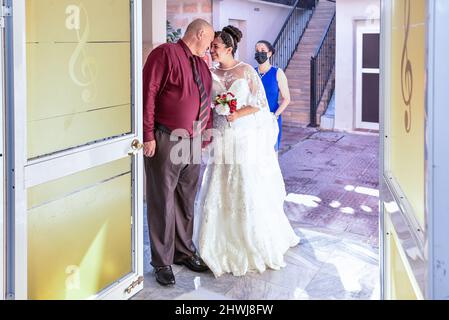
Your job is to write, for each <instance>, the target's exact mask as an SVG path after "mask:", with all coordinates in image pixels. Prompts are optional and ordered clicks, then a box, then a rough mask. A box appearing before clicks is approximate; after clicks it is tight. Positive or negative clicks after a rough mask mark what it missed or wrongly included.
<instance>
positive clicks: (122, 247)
mask: <svg viewBox="0 0 449 320" xmlns="http://www.w3.org/2000/svg"><path fill="white" fill-rule="evenodd" d="M140 12H141V1H130V0H89V1H80V0H58V1H54V0H19V1H14V4H13V20H14V66H15V68H14V70H15V74H14V103H15V108H14V109H15V117H14V121H15V132H14V134H15V165H16V168H15V183H16V185H15V298H16V299H33V300H34V299H127V298H129V297H131V296H132V295H134V294H136V293H137V292H138V291H139V290H140V289H141V288H142V287H143V277H142V276H143V248H142V247H143V230H142V226H143V224H142V221H143V220H142V219H143V207H142V204H143V201H142V190H143V189H142V186H143V183H142V174H143V165H142V160H143V159H142V152H141V144H140V141H141V138H142V126H141V123H142V121H141V120H142V119H141V118H142V113H141V112H142V111H141V109H142V108H141V105H142V101H141V89H140V87H141V75H140V74H141V72H140V71H141V68H142V58H141V52H142V50H141V31H140V30H141V16H140V15H139V13H140Z"/></svg>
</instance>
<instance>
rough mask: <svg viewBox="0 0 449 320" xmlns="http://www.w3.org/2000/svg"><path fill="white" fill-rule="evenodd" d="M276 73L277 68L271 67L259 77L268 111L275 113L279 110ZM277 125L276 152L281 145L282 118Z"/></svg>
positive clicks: (257, 69)
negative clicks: (265, 96)
mask: <svg viewBox="0 0 449 320" xmlns="http://www.w3.org/2000/svg"><path fill="white" fill-rule="evenodd" d="M256 71H257V73H259V68H258V67H256ZM277 73H278V68H276V67H271V69H270V70H268V72H267V73H265V74H264V75H260V73H259V75H260V77H261V78H262V82H263V86H264V88H265V93H266V94H267V99H268V104H269V105H270V111H271V112H273V113H275V112H276V111H277V110H278V109H279V93H280V91H279V83H278V80H277ZM278 125H279V136H278V142H277V144H276V146H275V149H276V151H279V148H280V145H281V138H282V117H281V116H279V119H278Z"/></svg>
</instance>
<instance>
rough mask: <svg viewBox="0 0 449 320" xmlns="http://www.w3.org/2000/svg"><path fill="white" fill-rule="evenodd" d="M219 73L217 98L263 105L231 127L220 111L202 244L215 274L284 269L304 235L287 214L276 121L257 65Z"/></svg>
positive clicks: (201, 215) (199, 232)
mask: <svg viewBox="0 0 449 320" xmlns="http://www.w3.org/2000/svg"><path fill="white" fill-rule="evenodd" d="M212 74H213V78H214V85H213V90H214V96H215V95H218V94H222V93H224V92H232V93H233V94H234V95H235V97H236V98H237V102H238V106H237V109H240V108H242V107H244V106H252V107H257V108H259V109H260V110H259V111H258V112H257V113H255V114H252V115H249V116H245V117H242V118H239V119H237V120H236V121H235V122H234V123H232V124H231V125H230V124H229V123H228V121H227V119H226V117H225V116H220V115H218V114H217V113H216V112H214V115H213V116H214V129H215V130H216V131H215V132H214V137H213V143H212V144H211V145H210V146H209V148H210V153H211V154H210V157H209V160H208V164H207V167H206V171H205V173H204V176H203V182H202V185H201V189H200V192H199V195H198V198H197V203H196V209H195V211H196V212H195V222H196V224H195V229H196V231H195V234H196V237H197V238H196V241H195V242H197V246H198V250H199V253H200V255H201V257H202V258H203V260H204V261H205V263H206V264H207V265H208V266H209V268H210V269H211V270H212V272H213V273H214V275H215V276H216V277H218V276H220V275H222V274H224V273H232V274H234V275H235V276H242V275H245V274H246V273H247V272H251V271H257V272H263V271H265V270H266V268H267V267H268V268H271V269H280V268H281V267H283V266H285V262H284V254H285V253H286V251H287V250H288V249H289V248H290V247H293V246H295V245H297V244H298V242H299V238H298V237H297V236H296V234H295V233H294V231H293V229H292V227H291V226H290V223H289V221H288V219H287V217H286V216H285V213H284V199H285V196H286V191H285V185H284V180H283V177H282V173H281V170H280V167H279V163H278V158H277V155H276V152H275V148H274V145H275V143H276V139H277V135H278V130H279V129H278V125H277V121H276V119H275V117H274V115H273V114H272V113H270V110H269V107H268V101H267V99H266V95H265V90H264V88H263V84H262V81H261V79H260V78H259V76H258V75H257V72H256V71H255V70H254V69H253V68H252V67H251V66H250V65H248V64H245V63H239V64H238V65H237V66H235V67H234V68H232V69H227V70H224V69H219V68H216V69H213V72H212Z"/></svg>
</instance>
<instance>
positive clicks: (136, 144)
mask: <svg viewBox="0 0 449 320" xmlns="http://www.w3.org/2000/svg"><path fill="white" fill-rule="evenodd" d="M142 149H143V143H141V142H140V141H139V140H138V139H134V140H133V142H132V143H131V150H130V151H129V152H128V155H130V156H135V155H137V154H138V153H139V151H140V150H142Z"/></svg>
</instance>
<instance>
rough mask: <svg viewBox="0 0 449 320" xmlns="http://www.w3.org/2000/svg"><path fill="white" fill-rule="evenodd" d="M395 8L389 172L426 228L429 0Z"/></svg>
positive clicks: (397, 1) (404, 1)
mask: <svg viewBox="0 0 449 320" xmlns="http://www.w3.org/2000/svg"><path fill="white" fill-rule="evenodd" d="M392 8H393V12H392V27H393V30H392V32H391V36H392V40H391V48H392V55H391V72H392V74H391V105H390V139H391V145H390V150H389V152H390V170H391V171H392V173H393V175H394V177H395V178H396V180H397V182H398V183H399V186H400V188H401V189H402V191H403V192H404V193H405V196H406V197H407V200H408V201H409V202H410V204H411V205H412V208H413V211H414V214H415V215H416V218H417V220H418V221H419V223H420V224H421V227H423V228H424V226H425V212H424V201H425V198H424V197H425V194H424V191H425V189H424V179H425V177H424V173H425V167H424V158H425V154H424V152H425V150H424V148H425V141H424V133H425V132H424V131H425V118H426V114H425V88H426V73H425V71H426V68H425V65H426V53H425V50H426V49H425V48H426V36H425V32H426V12H427V8H426V0H412V1H410V0H392ZM408 8H409V9H410V19H407V15H406V14H405V13H406V12H408V10H407V9H408ZM407 21H408V22H407ZM407 30H408V31H407ZM407 32H408V38H407ZM407 66H408V67H409V68H407ZM408 100H410V103H408Z"/></svg>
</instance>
